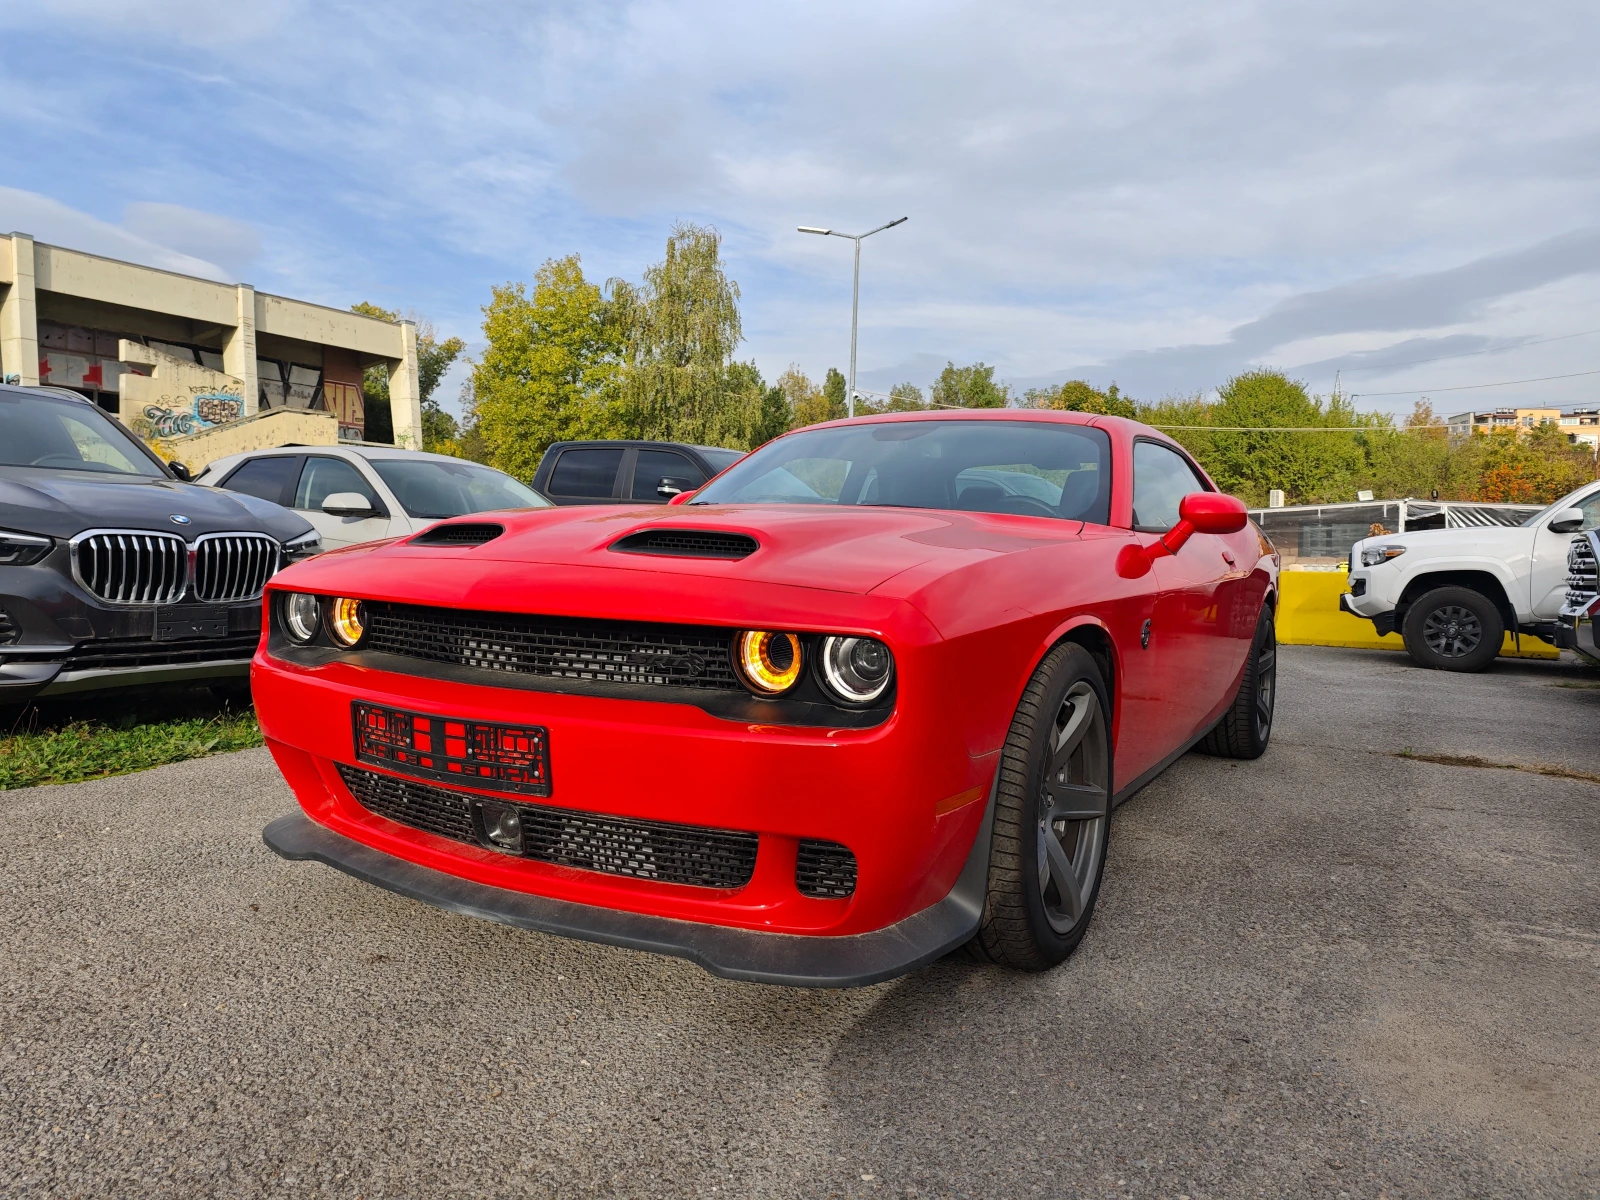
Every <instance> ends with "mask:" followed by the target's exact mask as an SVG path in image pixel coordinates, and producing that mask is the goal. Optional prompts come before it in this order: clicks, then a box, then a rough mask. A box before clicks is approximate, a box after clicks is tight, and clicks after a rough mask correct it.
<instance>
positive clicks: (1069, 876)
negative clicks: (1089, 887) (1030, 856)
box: [1044, 828, 1083, 921]
mask: <svg viewBox="0 0 1600 1200" xmlns="http://www.w3.org/2000/svg"><path fill="white" fill-rule="evenodd" d="M1044 839H1045V843H1044V853H1045V858H1046V860H1047V861H1048V862H1049V864H1050V879H1052V880H1054V881H1055V885H1056V894H1057V895H1058V896H1060V897H1061V905H1062V907H1063V908H1064V909H1065V910H1066V911H1065V912H1064V913H1063V914H1062V915H1064V916H1066V917H1068V918H1069V919H1071V920H1073V921H1076V920H1077V919H1078V918H1079V917H1080V916H1081V915H1082V914H1083V889H1082V888H1081V887H1080V886H1079V884H1078V873H1077V872H1076V871H1074V870H1073V869H1072V862H1071V860H1069V859H1068V858H1067V852H1066V849H1065V848H1064V847H1063V846H1062V845H1061V840H1060V839H1059V838H1057V837H1056V836H1055V833H1054V832H1053V831H1052V830H1050V829H1048V828H1047V829H1046V830H1045V832H1044Z"/></svg>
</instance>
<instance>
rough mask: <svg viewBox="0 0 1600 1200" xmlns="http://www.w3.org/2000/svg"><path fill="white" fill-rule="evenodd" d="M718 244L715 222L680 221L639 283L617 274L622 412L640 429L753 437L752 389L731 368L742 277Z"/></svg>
mask: <svg viewBox="0 0 1600 1200" xmlns="http://www.w3.org/2000/svg"><path fill="white" fill-rule="evenodd" d="M721 246H722V236H721V235H720V234H719V233H718V232H717V231H716V230H715V229H712V228H710V227H708V226H701V225H692V224H679V225H676V226H674V227H673V230H672V234H671V236H669V237H668V238H667V251H666V257H665V258H664V259H663V260H662V261H661V262H659V263H656V264H654V265H653V266H651V267H649V268H647V269H646V270H645V273H644V281H643V283H642V284H640V285H638V286H635V285H634V284H631V283H628V282H627V281H626V280H621V279H614V280H612V281H611V284H610V288H611V298H612V299H611V302H612V305H613V307H614V310H615V313H616V323H617V326H618V329H619V330H620V331H621V336H622V341H623V348H624V349H623V367H624V369H623V371H622V374H621V376H620V379H619V392H618V402H619V405H620V416H621V419H622V422H623V423H624V424H625V426H626V427H627V429H628V430H629V432H630V433H631V434H632V435H633V436H635V437H643V438H660V439H662V440H666V441H681V442H693V443H698V444H701V445H719V446H721V445H725V446H739V445H742V444H743V443H744V441H745V439H746V437H747V430H748V429H749V428H750V426H751V420H750V417H749V412H748V410H749V409H750V408H751V406H752V396H751V395H750V393H749V392H748V391H747V390H740V389H741V387H742V384H743V383H744V382H746V381H745V380H743V379H742V378H741V377H740V376H739V375H738V374H736V373H731V372H730V371H729V366H730V364H731V363H732V361H733V351H734V349H735V347H737V346H738V344H739V342H740V341H742V340H743V337H744V333H743V327H742V325H741V323H740V319H739V285H738V284H736V283H734V282H733V280H731V279H729V278H728V275H727V272H726V271H725V270H724V269H723V265H722V258H721ZM759 402H760V401H759V396H756V397H754V405H755V407H759Z"/></svg>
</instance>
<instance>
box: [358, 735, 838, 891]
mask: <svg viewBox="0 0 1600 1200" xmlns="http://www.w3.org/2000/svg"><path fill="white" fill-rule="evenodd" d="M339 775H340V777H341V778H342V779H343V780H344V783H345V786H346V787H348V788H349V789H350V794H351V795H352V796H354V797H355V798H356V800H357V802H358V803H360V805H361V806H362V807H363V808H365V809H368V810H369V811H371V812H375V813H377V814H378V815H379V816H380V817H387V818H388V819H389V820H391V821H398V822H400V823H401V824H402V825H410V826H411V827H412V828H414V829H422V830H426V831H427V832H428V833H435V834H438V835H439V836H440V837H447V838H452V839H454V840H455V841H458V842H470V843H472V844H473V845H478V844H480V839H479V837H478V834H477V822H476V820H475V816H474V813H473V806H474V804H476V803H478V802H480V801H482V800H485V799H489V800H491V801H492V803H494V804H500V805H506V806H509V807H511V808H515V809H516V811H517V815H518V817H519V818H520V820H521V826H522V842H523V848H522V854H523V856H524V857H525V858H532V859H537V860H538V861H540V862H547V863H554V864H556V865H558V866H563V867H576V868H578V869H579V870H584V871H601V872H603V873H605V874H607V875H631V876H633V877H634V878H636V879H653V880H656V881H657V882H660V883H683V884H688V885H690V886H691V887H710V888H736V887H743V886H744V885H745V884H747V883H749V882H750V876H751V875H752V874H753V873H754V872H755V868H756V848H757V845H758V844H759V841H760V839H759V838H758V837H757V836H756V835H755V834H753V833H740V832H737V831H735V830H727V829H705V828H701V827H700V826H697V825H671V824H668V823H666V822H664V821H637V820H634V819H632V818H630V817H607V816H600V815H598V814H595V813H584V812H573V811H572V810H570V809H564V808H549V807H546V806H544V805H533V804H520V803H513V802H511V801H510V800H508V799H506V798H502V797H484V796H478V795H474V794H470V793H467V792H458V791H455V790H453V789H451V788H442V787H433V786H431V785H430V784H425V783H414V782H412V781H410V780H407V779H396V778H394V777H393V776H390V775H379V774H378V773H377V772H375V771H363V770H361V769H360V768H359V767H350V766H346V765H344V764H343V763H341V764H339ZM846 853H848V851H846ZM851 861H852V863H853V862H854V860H853V859H852V860H851Z"/></svg>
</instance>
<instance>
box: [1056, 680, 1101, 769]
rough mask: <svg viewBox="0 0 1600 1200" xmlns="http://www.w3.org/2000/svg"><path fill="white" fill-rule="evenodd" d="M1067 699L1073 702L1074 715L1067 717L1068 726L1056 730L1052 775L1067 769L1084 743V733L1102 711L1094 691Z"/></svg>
mask: <svg viewBox="0 0 1600 1200" xmlns="http://www.w3.org/2000/svg"><path fill="white" fill-rule="evenodd" d="M1067 699H1068V701H1069V703H1071V704H1072V715H1071V716H1070V717H1068V718H1067V724H1066V728H1064V729H1059V730H1057V731H1056V735H1055V742H1054V745H1053V746H1052V748H1051V751H1050V774H1051V775H1055V774H1057V773H1058V772H1060V771H1064V770H1066V768H1067V763H1068V762H1069V761H1070V760H1071V758H1072V754H1073V752H1074V751H1075V750H1077V748H1078V747H1079V746H1080V745H1082V744H1083V735H1084V734H1086V733H1088V732H1089V727H1090V726H1091V725H1092V724H1094V718H1095V717H1096V716H1098V715H1099V712H1100V706H1099V705H1098V704H1096V703H1095V702H1094V696H1093V693H1090V694H1089V695H1088V696H1087V697H1073V696H1069V697H1068V698H1067Z"/></svg>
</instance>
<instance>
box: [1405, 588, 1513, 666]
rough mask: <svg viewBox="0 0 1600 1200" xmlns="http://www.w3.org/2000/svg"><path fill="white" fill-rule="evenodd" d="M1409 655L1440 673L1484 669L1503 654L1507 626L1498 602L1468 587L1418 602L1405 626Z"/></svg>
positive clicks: (1437, 592)
mask: <svg viewBox="0 0 1600 1200" xmlns="http://www.w3.org/2000/svg"><path fill="white" fill-rule="evenodd" d="M1400 632H1401V635H1402V636H1403V637H1404V638H1405V643H1406V651H1407V653H1409V654H1410V655H1411V657H1412V658H1413V659H1414V660H1415V661H1416V662H1417V663H1418V664H1419V665H1421V666H1424V667H1431V668H1433V669H1434V670H1436V671H1482V670H1485V669H1487V667H1488V666H1489V664H1490V663H1492V662H1493V661H1494V660H1495V656H1496V655H1497V654H1499V653H1500V644H1501V642H1503V641H1504V640H1505V636H1506V623H1505V619H1504V618H1503V617H1501V615H1500V610H1499V609H1498V608H1496V607H1495V605H1494V602H1493V601H1492V600H1490V599H1489V597H1487V596H1485V595H1484V594H1483V593H1482V592H1476V591H1473V590H1472V589H1471V588H1464V587H1442V588H1434V589H1433V591H1431V592H1428V593H1427V594H1425V595H1423V596H1420V597H1418V598H1417V600H1416V601H1415V603H1413V604H1412V605H1411V607H1410V608H1409V609H1408V610H1407V611H1406V619H1405V621H1404V622H1403V623H1402V626H1401V631H1400Z"/></svg>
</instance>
